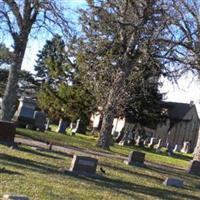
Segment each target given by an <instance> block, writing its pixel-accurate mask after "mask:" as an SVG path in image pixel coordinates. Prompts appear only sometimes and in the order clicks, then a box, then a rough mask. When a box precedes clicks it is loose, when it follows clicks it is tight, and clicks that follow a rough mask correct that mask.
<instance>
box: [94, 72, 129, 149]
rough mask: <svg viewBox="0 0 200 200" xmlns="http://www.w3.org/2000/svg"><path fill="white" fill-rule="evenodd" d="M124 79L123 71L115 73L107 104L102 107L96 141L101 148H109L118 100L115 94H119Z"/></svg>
mask: <svg viewBox="0 0 200 200" xmlns="http://www.w3.org/2000/svg"><path fill="white" fill-rule="evenodd" d="M124 80H125V74H124V72H122V71H120V72H119V73H117V75H116V78H115V81H114V83H113V85H112V88H111V90H110V93H109V96H108V100H107V104H106V106H105V109H104V113H103V122H102V127H101V130H100V137H99V140H98V142H97V146H98V147H101V148H103V149H109V146H110V145H111V131H112V127H113V120H114V117H115V108H116V104H117V100H118V98H117V96H118V95H119V94H120V92H121V89H122V87H123V86H124Z"/></svg>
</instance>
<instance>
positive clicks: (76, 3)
mask: <svg viewBox="0 0 200 200" xmlns="http://www.w3.org/2000/svg"><path fill="white" fill-rule="evenodd" d="M58 1H59V0H58ZM63 1H65V2H66V3H68V5H69V7H70V8H71V9H73V10H76V9H77V8H81V7H85V6H86V4H85V0H62V2H63ZM70 17H71V19H74V17H75V15H74V14H73V13H72V14H70ZM45 39H50V38H45ZM45 39H44V38H42V39H41V38H40V39H33V38H31V39H30V41H29V43H28V46H27V49H26V53H25V58H24V61H23V65H22V69H25V70H28V71H31V72H34V64H35V60H36V58H37V56H36V55H37V53H38V51H39V50H41V49H42V47H43V45H44V44H45V41H46V40H45ZM6 44H7V46H9V44H10V41H9V40H7V41H6ZM162 81H163V82H164V84H163V87H162V88H160V91H161V92H162V93H167V94H166V95H165V100H166V101H173V102H183V103H190V101H194V103H195V105H196V107H197V110H198V113H199V116H200V104H199V102H200V81H199V80H198V78H197V77H195V78H193V75H192V74H191V73H188V74H186V75H184V76H182V77H181V78H180V79H179V80H178V84H177V85H175V84H172V83H171V82H170V81H168V80H162Z"/></svg>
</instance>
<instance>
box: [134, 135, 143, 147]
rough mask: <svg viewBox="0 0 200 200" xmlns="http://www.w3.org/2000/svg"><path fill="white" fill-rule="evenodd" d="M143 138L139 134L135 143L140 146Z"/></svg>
mask: <svg viewBox="0 0 200 200" xmlns="http://www.w3.org/2000/svg"><path fill="white" fill-rule="evenodd" d="M141 138H142V137H141V136H140V135H138V137H137V139H136V143H135V144H136V145H137V146H139V144H140V140H141Z"/></svg>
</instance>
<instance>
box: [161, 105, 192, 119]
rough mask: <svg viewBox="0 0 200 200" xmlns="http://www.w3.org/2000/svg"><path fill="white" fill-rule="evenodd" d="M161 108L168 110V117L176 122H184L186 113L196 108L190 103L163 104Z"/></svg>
mask: <svg viewBox="0 0 200 200" xmlns="http://www.w3.org/2000/svg"><path fill="white" fill-rule="evenodd" d="M161 106H162V107H163V108H167V109H168V117H169V118H170V119H174V120H182V119H183V118H184V116H185V115H186V113H187V112H188V111H189V110H190V109H191V108H192V107H193V106H195V105H194V104H193V105H191V104H188V103H177V102H162V104H161Z"/></svg>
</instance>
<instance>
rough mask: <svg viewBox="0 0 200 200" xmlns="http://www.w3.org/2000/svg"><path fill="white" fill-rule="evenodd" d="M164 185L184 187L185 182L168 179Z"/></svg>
mask: <svg viewBox="0 0 200 200" xmlns="http://www.w3.org/2000/svg"><path fill="white" fill-rule="evenodd" d="M163 184H164V185H167V186H173V187H179V188H181V187H183V180H181V179H177V178H166V179H165V181H164V182H163Z"/></svg>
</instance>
